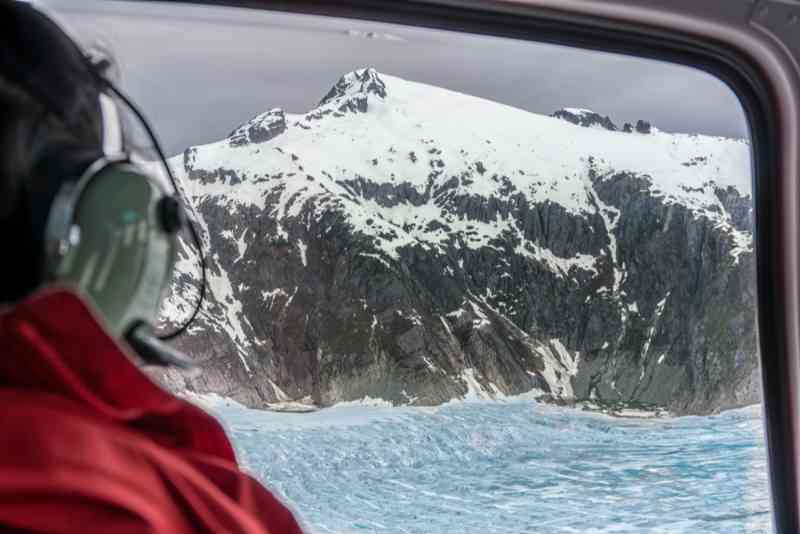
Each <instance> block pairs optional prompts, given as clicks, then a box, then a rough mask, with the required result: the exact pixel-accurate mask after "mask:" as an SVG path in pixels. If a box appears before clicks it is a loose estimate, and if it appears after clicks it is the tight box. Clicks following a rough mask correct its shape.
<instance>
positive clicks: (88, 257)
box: [55, 163, 177, 337]
mask: <svg viewBox="0 0 800 534" xmlns="http://www.w3.org/2000/svg"><path fill="white" fill-rule="evenodd" d="M163 198H164V193H163V191H162V190H161V188H160V187H159V186H158V185H157V184H156V183H155V182H154V181H152V180H150V179H149V178H148V177H147V175H146V174H144V173H142V172H141V171H140V170H139V169H138V168H137V167H135V166H134V165H131V164H128V163H115V164H111V165H108V166H106V167H104V168H103V169H102V170H101V171H99V172H98V173H97V174H96V175H94V176H92V177H91V178H90V179H88V180H87V181H86V183H85V184H84V186H83V187H82V188H81V189H80V191H78V192H77V197H76V198H75V203H74V210H73V217H72V221H71V227H74V228H78V229H79V232H80V239H79V241H76V242H74V243H70V246H69V247H68V250H67V251H66V254H64V255H63V256H62V257H61V258H59V259H58V261H57V262H56V265H55V280H56V281H58V282H61V283H64V284H67V285H70V286H72V287H75V288H76V289H77V290H78V291H79V292H80V293H81V294H83V295H85V296H87V297H88V298H89V300H90V301H91V302H92V303H93V304H94V307H95V309H96V310H97V311H98V312H99V315H100V316H101V318H102V319H103V320H104V322H105V326H106V327H107V328H108V329H109V330H110V331H111V332H112V333H113V334H114V335H116V336H118V337H121V336H123V335H124V334H125V333H126V332H127V331H128V330H129V329H130V328H131V326H132V325H133V324H135V323H136V322H140V321H145V322H149V321H152V320H154V319H155V317H156V316H157V313H158V310H159V305H160V302H161V296H162V293H163V290H164V289H165V288H166V285H167V283H168V282H169V280H170V278H171V276H172V268H173V264H174V262H175V257H176V250H177V235H176V234H175V233H171V232H167V231H165V229H164V228H163V223H162V221H161V215H160V213H159V211H160V210H159V205H160V204H161V201H162V199H163Z"/></svg>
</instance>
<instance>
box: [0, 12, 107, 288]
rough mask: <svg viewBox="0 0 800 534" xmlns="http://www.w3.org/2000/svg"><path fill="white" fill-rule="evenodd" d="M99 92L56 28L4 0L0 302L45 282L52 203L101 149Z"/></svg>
mask: <svg viewBox="0 0 800 534" xmlns="http://www.w3.org/2000/svg"><path fill="white" fill-rule="evenodd" d="M99 95H100V83H99V81H98V79H97V77H96V76H95V74H94V72H93V71H92V67H91V64H90V63H89V61H88V60H87V59H86V57H85V56H84V54H83V51H82V50H81V49H80V48H79V47H78V46H76V44H75V43H74V42H73V41H72V40H71V39H70V38H69V36H67V35H66V34H65V33H64V32H63V31H62V30H61V28H59V26H58V25H57V24H56V23H54V22H53V21H51V20H50V19H49V18H48V17H47V16H45V15H44V14H42V13H41V12H40V11H38V10H37V9H36V8H34V7H33V6H31V5H29V4H27V3H22V2H15V1H11V0H0V240H2V241H1V242H2V247H3V259H2V260H0V265H2V267H0V302H14V301H16V300H18V299H19V298H21V297H23V296H25V295H26V294H28V293H30V292H31V291H33V290H34V289H36V287H38V286H39V285H40V284H41V283H42V281H43V276H44V273H43V248H44V247H43V242H42V238H43V232H44V226H45V222H46V218H47V214H48V211H49V210H48V208H49V202H50V200H51V199H52V196H53V195H54V194H55V192H56V191H57V190H58V188H59V187H60V184H61V183H63V181H64V180H65V179H68V178H69V177H70V175H74V173H76V172H78V173H80V172H81V169H80V166H81V165H82V164H83V163H84V161H83V158H81V157H79V156H78V155H80V154H83V155H85V154H87V153H97V152H99V151H100V147H101V143H102V141H101V137H102V133H101V132H102V115H101V112H100V108H99ZM65 155H67V156H65Z"/></svg>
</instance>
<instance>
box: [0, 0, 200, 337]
mask: <svg viewBox="0 0 800 534" xmlns="http://www.w3.org/2000/svg"><path fill="white" fill-rule="evenodd" d="M107 67H108V62H106V61H96V58H95V60H93V59H90V58H89V56H88V55H87V54H86V53H85V52H84V50H83V49H82V48H81V47H80V46H79V45H78V44H77V43H75V42H74V41H73V40H72V39H71V38H70V37H69V36H68V35H67V34H66V33H64V31H63V30H62V29H61V28H60V27H59V26H58V24H56V23H55V22H53V21H52V20H51V19H50V18H49V17H47V16H46V15H44V14H43V13H42V12H41V11H39V10H38V9H36V8H35V7H33V6H32V5H30V4H28V3H27V2H17V1H11V0H0V243H2V247H3V260H2V261H0V265H2V272H0V304H3V305H9V304H11V305H13V304H14V303H15V302H17V301H19V300H20V299H22V298H24V297H25V296H27V295H29V294H30V293H32V292H34V291H35V290H37V289H38V288H40V287H42V286H47V285H51V284H56V285H62V286H67V287H70V288H71V289H73V290H76V291H77V292H78V293H80V294H81V295H83V296H84V297H86V298H87V300H88V301H89V302H90V304H92V305H93V308H94V311H95V312H96V313H97V315H98V317H99V318H100V319H101V321H102V322H103V324H104V325H105V326H106V328H107V329H108V330H109V332H110V333H111V334H113V335H115V336H117V337H126V338H127V339H129V341H130V336H131V335H132V333H133V332H134V331H141V330H142V329H141V328H140V326H141V325H146V324H147V323H150V322H153V321H154V320H155V319H156V315H157V312H158V306H159V303H160V299H161V296H162V292H163V290H164V289H165V287H166V285H167V284H168V282H169V279H170V276H171V272H172V266H173V264H174V259H175V253H176V249H177V232H178V231H179V230H180V229H181V227H182V226H183V217H182V211H181V206H180V203H179V201H178V199H177V197H176V196H171V195H168V194H167V193H166V192H165V190H164V188H163V185H162V184H161V183H160V182H159V181H158V180H156V179H154V178H153V176H152V175H151V172H150V171H149V170H148V167H146V166H145V165H144V164H143V163H136V162H135V161H133V160H132V159H131V154H130V151H129V150H127V148H126V145H125V143H124V135H123V128H122V125H121V123H120V121H119V113H118V111H117V105H116V100H117V99H121V100H122V101H123V102H124V103H126V104H127V105H128V106H129V107H130V109H131V110H132V111H134V113H135V115H136V116H137V117H139V118H140V119H141V120H142V121H144V119H143V117H141V114H140V113H139V112H138V110H137V109H136V108H135V106H133V104H131V103H130V101H129V100H128V99H127V98H126V97H124V95H122V94H121V93H120V92H119V90H118V89H117V88H116V87H115V86H114V85H113V84H112V83H111V82H110V81H109V80H108V79H107V78H106V77H105V69H106V68H107ZM143 125H144V126H145V128H146V129H147V131H148V132H150V130H149V127H148V126H147V125H146V123H144V122H143ZM153 141H154V142H155V139H154V138H153ZM159 153H160V154H161V152H160V149H159ZM161 155H162V157H163V154H161ZM170 177H171V175H170ZM173 186H174V187H175V188H176V189H177V186H176V185H175V183H174V180H173ZM176 192H177V191H176ZM193 236H194V237H195V241H196V242H199V240H197V238H196V234H194V233H193Z"/></svg>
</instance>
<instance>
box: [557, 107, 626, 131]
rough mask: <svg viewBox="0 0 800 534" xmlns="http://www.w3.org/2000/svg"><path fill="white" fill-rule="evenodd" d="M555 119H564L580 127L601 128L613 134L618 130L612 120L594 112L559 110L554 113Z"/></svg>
mask: <svg viewBox="0 0 800 534" xmlns="http://www.w3.org/2000/svg"><path fill="white" fill-rule="evenodd" d="M553 117H556V118H557V119H563V120H565V121H567V122H571V123H572V124H577V125H578V126H586V127H589V126H600V127H601V128H605V129H606V130H611V131H612V132H613V131H616V130H617V126H616V125H615V124H614V123H613V122H612V120H611V119H610V118H608V117H607V116H606V117H603V116H602V115H600V114H599V113H595V112H594V111H589V110H583V109H581V110H577V109H571V108H565V109H559V110H558V111H556V112H555V113H553Z"/></svg>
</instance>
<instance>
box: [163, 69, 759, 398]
mask: <svg viewBox="0 0 800 534" xmlns="http://www.w3.org/2000/svg"><path fill="white" fill-rule="evenodd" d="M171 163H172V165H173V168H174V169H175V171H176V173H177V174H178V175H179V178H180V180H181V183H182V185H183V188H184V194H185V195H186V197H187V198H188V199H190V201H191V203H192V205H193V206H194V207H195V209H196V210H197V213H198V216H199V219H200V220H201V221H202V224H203V226H204V234H205V235H206V237H207V243H206V244H207V247H208V248H209V250H210V251H211V254H210V255H211V258H210V261H209V264H210V272H209V275H210V277H209V280H210V300H209V303H208V305H207V307H206V308H205V311H204V312H203V314H202V316H201V318H200V320H199V322H198V324H197V325H196V326H194V327H193V328H192V329H191V333H190V335H188V336H186V337H185V338H184V339H182V340H181V341H180V344H181V346H182V347H183V348H184V349H186V350H187V351H188V352H189V353H191V354H192V355H194V356H195V357H196V358H198V359H199V360H202V361H203V365H204V372H203V373H202V374H199V375H195V376H191V377H190V376H183V375H180V374H178V373H177V372H174V371H171V372H169V373H167V376H166V379H167V382H168V383H169V384H170V385H172V386H173V387H176V388H189V389H192V390H196V391H211V392H215V393H220V394H225V395H229V396H232V397H234V398H236V399H237V400H239V401H241V402H244V403H245V404H248V405H251V406H263V405H265V404H267V403H271V402H278V401H288V400H301V399H304V402H313V403H315V404H317V405H327V404H330V403H333V402H338V401H345V400H352V399H361V398H365V397H370V398H381V399H385V400H388V401H390V402H393V403H411V404H435V403H440V402H443V401H447V400H449V399H451V398H457V397H463V396H480V397H492V396H498V395H509V394H516V393H522V392H527V391H531V390H533V391H534V392H538V393H539V394H541V395H542V396H544V397H546V398H550V399H553V400H558V399H563V400H567V401H568V400H572V399H597V400H604V401H635V402H641V403H651V404H657V405H662V406H666V407H668V408H669V409H671V410H672V411H674V412H677V413H703V412H709V411H714V410H717V409H721V408H726V407H732V406H738V405H742V404H747V403H751V402H755V401H757V399H758V388H757V384H758V376H757V360H756V344H755V335H754V298H755V297H754V290H753V283H752V282H753V268H754V267H753V253H752V220H751V219H752V212H751V199H750V147H749V145H748V144H747V143H746V142H744V141H741V140H733V139H725V138H716V137H708V136H700V135H684V134H669V133H664V132H660V131H659V130H657V129H656V128H654V127H652V126H651V125H650V124H648V123H646V122H645V121H639V123H637V124H636V125H635V126H634V125H628V124H626V125H624V126H623V127H622V128H620V129H618V128H617V126H616V125H615V124H614V123H613V122H612V121H611V120H610V119H609V118H608V117H602V116H601V115H599V114H597V113H594V112H592V111H589V110H583V109H573V108H565V109H563V110H559V111H558V112H556V113H554V115H553V116H551V117H548V116H543V115H537V114H533V113H529V112H526V111H522V110H520V109H516V108H512V107H509V106H505V105H502V104H498V103H495V102H491V101H487V100H483V99H480V98H476V97H472V96H467V95H463V94H459V93H455V92H452V91H448V90H445V89H441V88H437V87H432V86H429V85H424V84H420V83H414V82H410V81H406V80H402V79H400V78H396V77H393V76H387V75H384V74H379V73H378V72H376V71H375V70H374V69H362V70H358V71H355V72H351V73H349V74H346V75H345V76H343V77H342V78H341V79H340V80H339V81H338V82H337V83H336V85H335V86H334V87H333V88H332V89H331V90H330V92H329V93H328V94H327V95H326V96H325V97H324V98H323V99H322V101H321V102H320V104H319V105H318V106H317V107H316V108H314V109H313V110H311V111H309V112H308V113H306V114H305V115H290V114H286V113H284V112H283V111H282V110H280V109H273V110H270V111H267V112H265V113H263V114H261V115H259V116H257V117H255V118H253V119H252V120H251V121H249V122H247V123H245V124H243V125H241V126H240V127H238V128H237V129H236V130H234V131H233V132H232V133H231V134H230V136H228V137H227V138H226V139H223V140H221V141H219V142H217V143H213V144H209V145H204V146H198V147H192V148H189V149H188V150H186V151H185V152H184V154H183V155H182V156H177V157H176V158H174V159H173V160H172V161H171ZM193 261H194V260H193V256H191V255H185V256H184V257H183V259H182V261H181V263H180V265H179V269H178V273H179V275H178V277H177V278H176V282H175V284H174V288H173V289H174V291H173V295H172V298H171V300H170V301H169V303H168V304H167V305H166V306H165V309H164V317H165V318H166V319H167V320H170V319H171V320H178V319H179V318H180V317H184V316H185V315H186V314H187V313H188V311H189V308H190V305H191V303H192V301H193V298H194V297H193V292H192V290H191V288H193V287H196V278H197V276H196V266H195V265H194V263H193Z"/></svg>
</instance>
